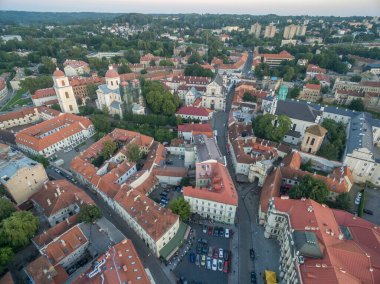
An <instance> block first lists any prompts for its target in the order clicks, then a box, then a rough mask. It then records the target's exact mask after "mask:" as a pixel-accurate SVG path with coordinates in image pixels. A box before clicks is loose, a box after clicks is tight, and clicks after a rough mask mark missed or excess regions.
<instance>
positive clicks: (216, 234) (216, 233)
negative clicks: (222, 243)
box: [213, 227, 219, 237]
mask: <svg viewBox="0 0 380 284" xmlns="http://www.w3.org/2000/svg"><path fill="white" fill-rule="evenodd" d="M213 235H214V237H217V236H219V229H218V227H214V233H213Z"/></svg>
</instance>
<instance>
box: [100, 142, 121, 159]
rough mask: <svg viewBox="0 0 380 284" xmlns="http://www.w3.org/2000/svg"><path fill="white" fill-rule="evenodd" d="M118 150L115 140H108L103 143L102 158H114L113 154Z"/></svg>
mask: <svg viewBox="0 0 380 284" xmlns="http://www.w3.org/2000/svg"><path fill="white" fill-rule="evenodd" d="M116 149H117V145H116V142H115V141H113V140H107V141H104V142H103V150H102V156H104V157H105V158H110V157H112V155H113V153H115V151H116Z"/></svg>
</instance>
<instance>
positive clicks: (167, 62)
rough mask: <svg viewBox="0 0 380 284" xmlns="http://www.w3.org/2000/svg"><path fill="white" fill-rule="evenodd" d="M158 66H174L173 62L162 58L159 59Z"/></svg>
mask: <svg viewBox="0 0 380 284" xmlns="http://www.w3.org/2000/svg"><path fill="white" fill-rule="evenodd" d="M159 65H160V66H174V63H173V62H172V61H170V60H167V59H163V60H161V61H160V64H159Z"/></svg>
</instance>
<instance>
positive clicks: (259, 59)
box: [253, 50, 294, 67]
mask: <svg viewBox="0 0 380 284" xmlns="http://www.w3.org/2000/svg"><path fill="white" fill-rule="evenodd" d="M293 59H294V56H293V55H291V54H290V53H289V52H287V51H285V50H283V51H281V52H280V53H278V54H275V53H263V54H255V55H254V56H253V60H254V66H257V65H258V64H260V63H266V64H268V65H269V67H278V66H279V65H281V62H283V61H291V60H293Z"/></svg>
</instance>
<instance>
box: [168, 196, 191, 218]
mask: <svg viewBox="0 0 380 284" xmlns="http://www.w3.org/2000/svg"><path fill="white" fill-rule="evenodd" d="M169 208H170V209H171V210H172V211H173V213H175V214H178V215H179V216H180V217H181V220H182V221H186V220H188V219H189V217H190V214H191V212H190V204H189V203H188V202H187V201H186V200H185V199H184V198H183V197H179V198H176V199H174V200H172V201H171V202H170V204H169Z"/></svg>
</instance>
